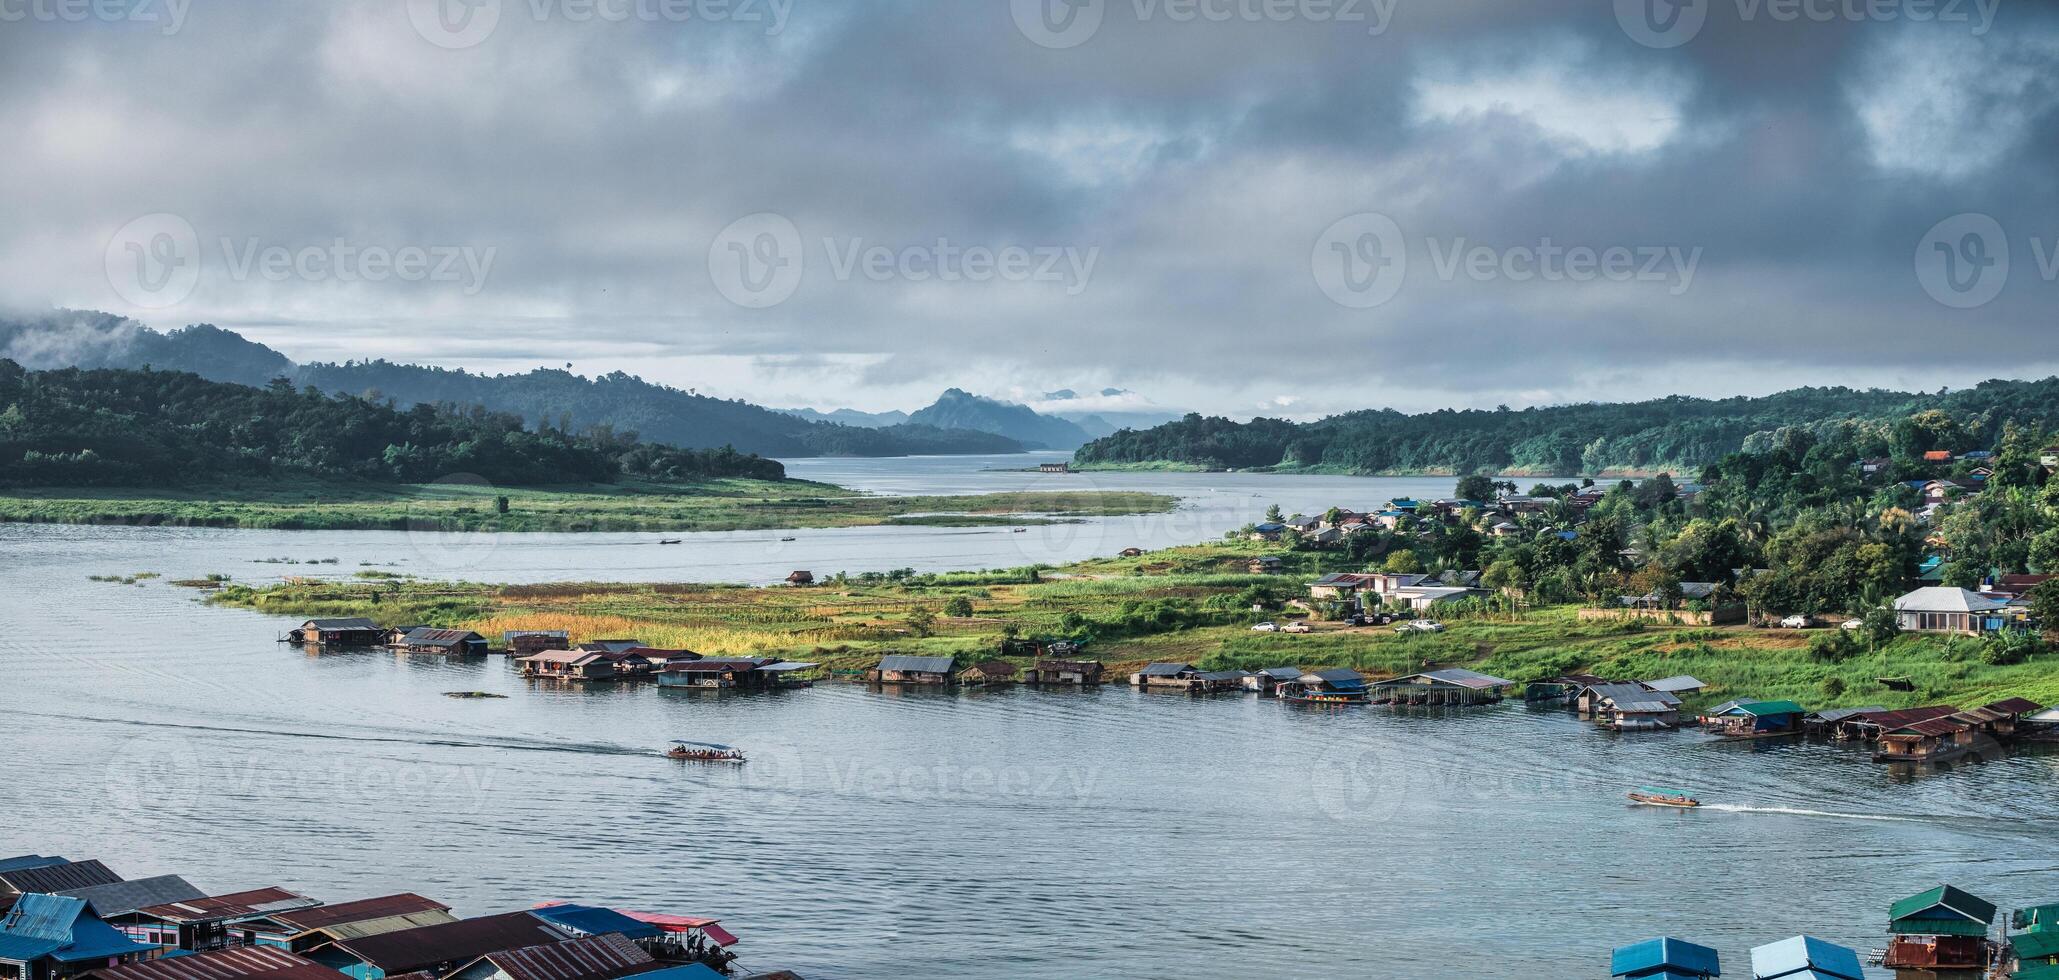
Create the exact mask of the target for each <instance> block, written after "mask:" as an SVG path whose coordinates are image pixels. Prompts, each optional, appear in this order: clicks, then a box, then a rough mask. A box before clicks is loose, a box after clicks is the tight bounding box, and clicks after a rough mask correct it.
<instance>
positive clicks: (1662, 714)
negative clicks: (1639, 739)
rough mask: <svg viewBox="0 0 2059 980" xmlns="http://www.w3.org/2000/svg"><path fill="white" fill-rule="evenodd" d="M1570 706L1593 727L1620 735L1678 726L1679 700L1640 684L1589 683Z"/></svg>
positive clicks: (1676, 697)
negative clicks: (1608, 729) (1597, 725)
mask: <svg viewBox="0 0 2059 980" xmlns="http://www.w3.org/2000/svg"><path fill="white" fill-rule="evenodd" d="M1573 707H1574V709H1575V710H1576V711H1578V712H1579V713H1580V714H1581V715H1583V716H1585V717H1587V718H1589V719H1592V720H1593V721H1594V722H1595V723H1596V724H1599V725H1601V726H1602V727H1604V728H1613V729H1615V730H1617V731H1621V732H1630V731H1654V730H1658V729H1666V728H1672V727H1674V726H1675V725H1678V724H1679V723H1680V698H1679V697H1678V696H1676V695H1674V694H1673V693H1672V692H1669V691H1658V690H1653V689H1652V688H1651V687H1649V686H1647V685H1644V684H1632V683H1605V684H1590V685H1588V686H1586V687H1583V688H1581V689H1580V693H1579V694H1577V695H1575V696H1574V700H1573Z"/></svg>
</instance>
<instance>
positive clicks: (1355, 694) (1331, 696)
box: [1278, 667, 1367, 704]
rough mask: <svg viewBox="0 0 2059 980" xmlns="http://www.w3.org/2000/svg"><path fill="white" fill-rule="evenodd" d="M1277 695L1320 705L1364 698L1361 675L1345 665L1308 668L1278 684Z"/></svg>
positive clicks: (1363, 680) (1364, 684)
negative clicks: (1290, 679)
mask: <svg viewBox="0 0 2059 980" xmlns="http://www.w3.org/2000/svg"><path fill="white" fill-rule="evenodd" d="M1278 693H1279V695H1280V696H1281V697H1283V698H1287V699H1289V700H1295V701H1309V702H1315V703H1321V704H1356V703H1361V702H1364V701H1365V700H1366V698H1367V692H1366V679H1365V675H1363V674H1360V673H1359V672H1358V671H1355V670H1352V669H1351V668H1349V667H1332V668H1329V669H1327V670H1312V671H1309V672H1308V673H1305V674H1302V675H1301V676H1300V677H1297V678H1295V679H1294V680H1292V681H1289V682H1287V683H1285V684H1281V685H1280V686H1279V690H1278Z"/></svg>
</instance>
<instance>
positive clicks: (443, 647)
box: [394, 626, 487, 657]
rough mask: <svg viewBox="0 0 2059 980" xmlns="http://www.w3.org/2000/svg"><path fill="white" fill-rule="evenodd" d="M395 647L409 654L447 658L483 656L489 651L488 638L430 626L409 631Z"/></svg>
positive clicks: (463, 631)
mask: <svg viewBox="0 0 2059 980" xmlns="http://www.w3.org/2000/svg"><path fill="white" fill-rule="evenodd" d="M394 645H395V646H397V647H399V648H400V649H402V650H405V651H407V652H408V653H415V654H435V655H440V656H446V657H471V656H482V655H484V654H485V653H486V650H487V643H486V637H483V636H480V635H479V634H477V633H474V632H472V631H470V630H444V629H435V628H433V627H428V626H418V627H416V628H414V629H412V630H409V631H408V633H407V634H406V635H405V636H403V637H401V639H400V641H399V642H398V643H395V644H394Z"/></svg>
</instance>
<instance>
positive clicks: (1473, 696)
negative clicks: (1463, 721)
mask: <svg viewBox="0 0 2059 980" xmlns="http://www.w3.org/2000/svg"><path fill="white" fill-rule="evenodd" d="M1515 683H1516V682H1515V681H1510V680H1503V679H1501V678H1499V677H1495V676H1492V675H1490V674H1482V673H1480V672H1478V671H1473V670H1465V669H1462V668H1458V667H1448V668H1445V669H1443V670H1430V671H1424V672H1422V673H1420V674H1409V675H1408V676H1406V677H1396V678H1393V679H1391V680H1384V681H1380V682H1379V683H1376V684H1374V685H1373V699H1374V701H1375V702H1377V703H1393V704H1427V705H1474V704H1493V703H1495V702H1497V701H1500V700H1501V699H1502V695H1503V692H1505V691H1506V690H1507V689H1508V688H1510V687H1513V686H1515Z"/></svg>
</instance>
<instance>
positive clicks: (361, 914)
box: [271, 892, 450, 932]
mask: <svg viewBox="0 0 2059 980" xmlns="http://www.w3.org/2000/svg"><path fill="white" fill-rule="evenodd" d="M448 911H450V906H448V905H445V904H443V903H442V902H438V901H435V900H433V899H428V898H423V897H422V896H420V895H417V894H415V893H413V892H402V893H400V894H398V895H382V896H380V897H378V898H361V899H358V900H357V901H355V902H343V903H340V904H337V905H322V906H318V907H316V908H311V909H296V910H294V911H291V912H274V913H272V916H271V917H272V918H273V919H276V920H278V921H279V922H280V923H281V924H283V925H288V926H292V927H293V928H295V929H299V930H301V931H303V932H305V931H308V930H311V929H321V928H324V927H327V926H333V925H340V924H342V923H346V922H369V921H371V920H373V919H385V918H391V917H393V916H396V915H413V914H415V913H417V912H448Z"/></svg>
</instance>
